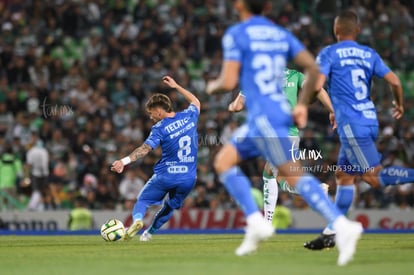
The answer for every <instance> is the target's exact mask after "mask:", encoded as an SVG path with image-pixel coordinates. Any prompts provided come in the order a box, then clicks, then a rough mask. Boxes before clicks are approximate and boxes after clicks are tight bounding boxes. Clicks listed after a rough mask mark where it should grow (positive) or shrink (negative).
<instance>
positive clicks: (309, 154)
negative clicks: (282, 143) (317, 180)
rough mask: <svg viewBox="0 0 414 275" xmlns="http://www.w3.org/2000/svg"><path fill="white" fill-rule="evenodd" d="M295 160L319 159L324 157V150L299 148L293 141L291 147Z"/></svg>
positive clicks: (291, 153)
mask: <svg viewBox="0 0 414 275" xmlns="http://www.w3.org/2000/svg"><path fill="white" fill-rule="evenodd" d="M289 151H290V155H291V157H292V160H293V162H296V161H297V160H309V159H310V160H318V159H322V151H320V150H316V149H306V148H305V149H299V146H296V144H295V142H293V143H292V148H291V149H289Z"/></svg>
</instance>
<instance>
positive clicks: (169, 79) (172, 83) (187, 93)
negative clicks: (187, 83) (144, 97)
mask: <svg viewBox="0 0 414 275" xmlns="http://www.w3.org/2000/svg"><path fill="white" fill-rule="evenodd" d="M162 81H163V82H164V83H165V84H167V85H168V86H169V87H170V88H173V89H176V90H177V91H178V92H179V93H180V94H182V95H183V96H184V97H185V99H186V100H187V101H188V102H190V104H194V105H195V106H196V107H197V109H198V111H200V106H201V104H200V100H198V98H197V97H196V96H195V95H193V94H192V93H191V92H190V91H188V90H186V89H184V88H183V87H181V86H180V85H178V84H177V82H175V80H174V78H172V77H171V76H168V75H167V76H164V77H163V78H162Z"/></svg>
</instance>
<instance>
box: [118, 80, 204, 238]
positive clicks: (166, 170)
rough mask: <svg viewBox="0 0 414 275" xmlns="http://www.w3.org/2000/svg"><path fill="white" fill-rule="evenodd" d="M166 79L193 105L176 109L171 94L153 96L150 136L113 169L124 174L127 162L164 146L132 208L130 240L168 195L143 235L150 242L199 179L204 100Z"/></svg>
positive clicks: (170, 85)
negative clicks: (199, 126) (150, 210)
mask: <svg viewBox="0 0 414 275" xmlns="http://www.w3.org/2000/svg"><path fill="white" fill-rule="evenodd" d="M163 82H164V83H165V84H167V85H168V86H169V87H171V88H173V89H176V90H177V91H178V92H179V93H180V94H181V95H183V96H184V97H185V99H186V100H187V101H188V102H189V103H190V106H189V107H188V108H187V109H185V110H183V111H181V112H175V111H174V110H173V107H172V103H171V100H170V99H169V98H168V96H166V95H164V94H154V95H152V96H151V98H150V99H149V100H148V101H147V103H146V105H145V107H146V109H147V111H148V113H149V116H150V119H152V120H153V121H154V122H155V125H153V126H152V129H151V132H150V134H149V136H148V137H147V139H146V140H145V141H144V143H143V144H142V145H141V146H139V147H138V148H136V149H135V150H134V151H133V152H132V153H131V154H130V155H129V156H127V157H124V158H122V159H121V160H116V161H114V163H113V164H112V167H111V170H112V171H115V172H117V173H122V171H123V170H124V167H125V166H126V165H128V164H129V163H131V162H133V161H136V160H137V159H140V158H143V157H144V156H146V155H147V154H148V153H149V152H150V151H151V150H153V149H155V148H157V147H158V146H161V149H162V156H161V159H160V160H159V161H158V162H157V163H156V165H155V167H154V175H153V176H152V177H151V178H150V179H149V180H148V182H147V183H146V184H145V186H144V188H143V189H142V190H141V192H140V194H139V195H138V198H137V202H136V203H135V205H134V208H133V210H132V219H133V223H132V225H131V226H130V227H129V228H128V230H127V234H126V235H125V239H126V240H129V239H131V238H132V237H133V236H135V234H136V233H137V232H138V231H139V230H140V229H141V228H142V227H143V226H144V223H143V218H144V216H145V213H146V211H147V209H148V207H149V206H151V205H158V204H161V203H162V202H163V199H164V197H165V196H166V195H168V199H167V200H166V201H165V202H164V205H163V206H162V208H161V209H160V210H159V211H158V213H157V214H156V215H155V217H154V220H153V222H152V224H151V225H150V226H149V228H148V229H147V230H145V231H144V232H143V233H142V235H141V236H140V240H141V241H149V240H150V239H151V237H152V234H153V233H155V232H156V231H157V230H158V229H159V228H160V227H161V226H162V225H163V224H165V223H166V222H167V221H168V220H169V219H170V217H171V216H172V214H173V212H174V209H178V208H180V207H181V206H182V204H183V201H184V199H185V198H186V197H187V195H188V194H189V193H190V191H191V190H192V189H193V187H194V184H195V182H196V177H197V152H198V135H197V122H198V117H199V114H200V101H199V100H198V99H197V97H195V96H194V95H193V94H192V93H191V92H189V91H187V90H186V89H184V88H183V87H181V86H180V85H178V84H177V83H176V82H175V80H174V79H173V78H171V77H169V76H165V77H163Z"/></svg>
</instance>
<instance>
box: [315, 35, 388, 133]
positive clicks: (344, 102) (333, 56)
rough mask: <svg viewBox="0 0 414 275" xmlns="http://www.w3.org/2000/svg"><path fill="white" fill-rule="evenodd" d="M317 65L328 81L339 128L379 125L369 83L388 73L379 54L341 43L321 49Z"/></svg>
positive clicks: (358, 46) (350, 42)
mask: <svg viewBox="0 0 414 275" xmlns="http://www.w3.org/2000/svg"><path fill="white" fill-rule="evenodd" d="M317 63H318V64H319V66H320V70H321V73H322V74H324V75H325V76H326V78H327V81H328V93H329V96H330V98H331V101H332V104H333V107H334V110H335V118H336V121H337V123H338V125H345V124H348V123H351V124H359V125H373V126H375V125H378V120H377V113H376V109H375V106H374V103H373V102H372V101H371V95H370V90H371V81H372V78H373V77H374V76H376V77H380V78H383V77H384V76H385V75H386V74H387V73H388V72H390V69H389V68H388V66H387V65H385V64H384V62H383V61H382V59H381V57H380V56H379V55H378V53H377V52H376V51H375V50H373V49H371V48H369V47H367V46H363V45H360V44H358V43H357V42H355V41H342V42H338V43H336V44H333V45H331V46H327V47H325V48H324V49H322V51H321V52H320V54H319V55H318V57H317Z"/></svg>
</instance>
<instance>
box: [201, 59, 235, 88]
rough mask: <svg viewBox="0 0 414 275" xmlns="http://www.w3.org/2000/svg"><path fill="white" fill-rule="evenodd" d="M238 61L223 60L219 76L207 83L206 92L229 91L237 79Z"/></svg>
mask: <svg viewBox="0 0 414 275" xmlns="http://www.w3.org/2000/svg"><path fill="white" fill-rule="evenodd" d="M239 71H240V63H239V62H236V61H225V62H224V63H223V67H222V69H221V73H220V76H219V77H218V78H217V79H215V80H212V81H209V82H208V83H207V88H206V92H207V94H214V93H218V92H224V91H231V90H232V89H234V88H235V87H236V85H237V83H238V81H239Z"/></svg>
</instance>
